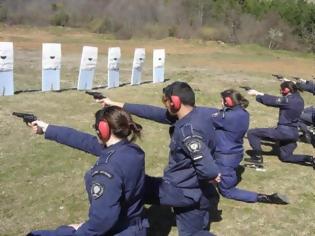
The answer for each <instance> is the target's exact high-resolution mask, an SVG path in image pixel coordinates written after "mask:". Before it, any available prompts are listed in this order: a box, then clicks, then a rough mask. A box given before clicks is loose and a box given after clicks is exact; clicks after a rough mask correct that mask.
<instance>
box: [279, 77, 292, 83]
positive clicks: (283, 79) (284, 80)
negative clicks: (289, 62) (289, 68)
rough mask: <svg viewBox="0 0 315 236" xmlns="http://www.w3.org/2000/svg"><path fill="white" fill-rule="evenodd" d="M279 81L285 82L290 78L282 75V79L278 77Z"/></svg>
mask: <svg viewBox="0 0 315 236" xmlns="http://www.w3.org/2000/svg"><path fill="white" fill-rule="evenodd" d="M280 81H283V82H287V81H291V80H289V79H287V78H286V77H283V78H282V79H280Z"/></svg>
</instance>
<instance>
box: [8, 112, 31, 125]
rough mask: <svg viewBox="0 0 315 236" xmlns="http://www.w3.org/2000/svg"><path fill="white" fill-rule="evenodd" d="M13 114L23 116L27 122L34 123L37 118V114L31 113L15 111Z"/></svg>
mask: <svg viewBox="0 0 315 236" xmlns="http://www.w3.org/2000/svg"><path fill="white" fill-rule="evenodd" d="M12 115H13V116H17V117H19V118H22V119H23V121H24V122H25V123H26V124H28V123H32V122H33V121H35V120H37V117H36V116H35V115H33V114H29V113H21V112H13V113H12Z"/></svg>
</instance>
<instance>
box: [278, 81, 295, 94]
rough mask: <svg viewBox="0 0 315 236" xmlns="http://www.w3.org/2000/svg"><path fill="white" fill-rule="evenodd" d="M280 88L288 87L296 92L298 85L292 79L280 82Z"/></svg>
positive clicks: (292, 91)
mask: <svg viewBox="0 0 315 236" xmlns="http://www.w3.org/2000/svg"><path fill="white" fill-rule="evenodd" d="M280 88H281V89H282V90H283V89H285V88H288V89H289V90H290V92H291V93H295V92H296V91H297V90H298V87H297V86H296V84H295V83H293V82H292V81H284V82H282V83H281V84H280Z"/></svg>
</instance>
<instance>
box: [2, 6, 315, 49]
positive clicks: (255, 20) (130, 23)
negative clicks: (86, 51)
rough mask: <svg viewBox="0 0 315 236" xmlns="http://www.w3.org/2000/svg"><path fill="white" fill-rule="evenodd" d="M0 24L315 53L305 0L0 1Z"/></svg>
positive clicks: (311, 14) (313, 17) (314, 13)
mask: <svg viewBox="0 0 315 236" xmlns="http://www.w3.org/2000/svg"><path fill="white" fill-rule="evenodd" d="M0 22H3V23H5V24H27V25H37V26H43V25H55V26H67V27H80V28H86V29H88V30H90V31H92V32H95V33H100V34H112V35H114V36H115V37H116V38H118V39H130V38H143V37H145V38H154V39H161V38H165V37H176V38H200V39H202V40H220V41H223V42H228V43H235V44H242V43H257V44H260V45H264V46H266V47H269V48H273V49H290V50H304V51H312V52H315V4H314V3H312V2H310V1H306V0H41V1H38V0H27V1H25V0H0Z"/></svg>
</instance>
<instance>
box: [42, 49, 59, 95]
mask: <svg viewBox="0 0 315 236" xmlns="http://www.w3.org/2000/svg"><path fill="white" fill-rule="evenodd" d="M60 69H61V44H59V43H43V60H42V91H43V92H46V91H51V90H55V91H58V90H60Z"/></svg>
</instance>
